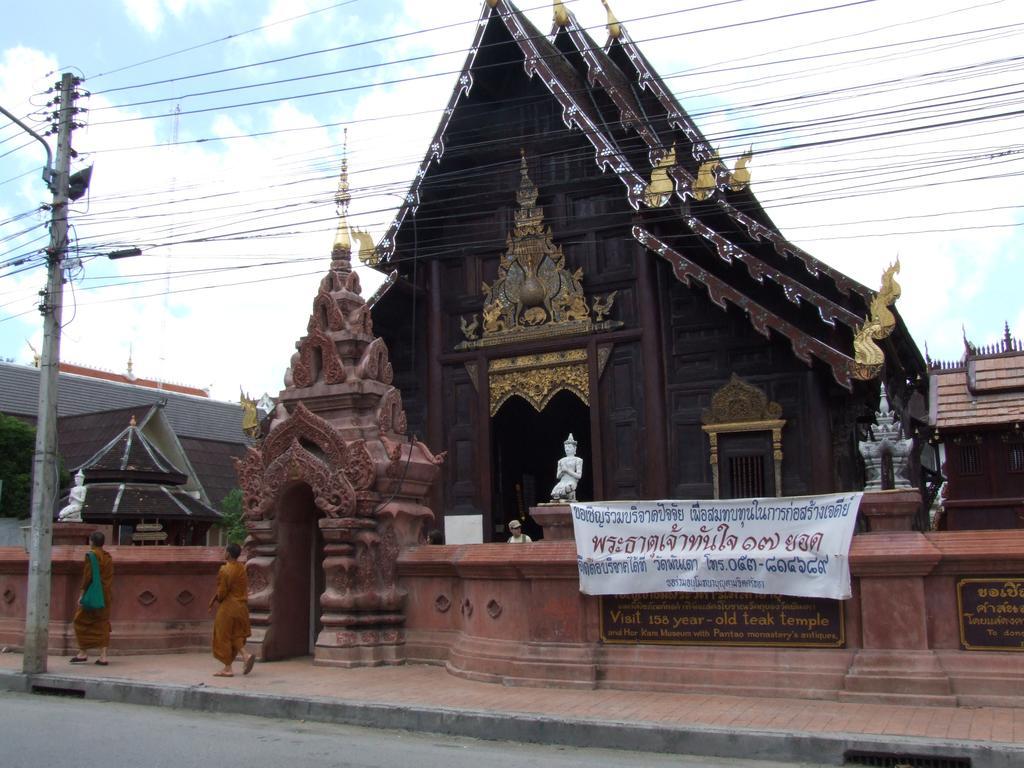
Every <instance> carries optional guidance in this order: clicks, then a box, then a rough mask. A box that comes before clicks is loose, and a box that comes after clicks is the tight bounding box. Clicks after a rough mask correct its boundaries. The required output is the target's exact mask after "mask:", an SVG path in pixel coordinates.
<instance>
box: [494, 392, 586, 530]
mask: <svg viewBox="0 0 1024 768" xmlns="http://www.w3.org/2000/svg"><path fill="white" fill-rule="evenodd" d="M570 433H571V434H572V435H573V437H574V438H575V439H576V441H577V443H578V445H577V448H576V455H577V456H580V457H581V458H582V459H583V465H584V467H586V468H587V469H586V471H585V472H584V474H583V478H582V479H581V480H580V484H579V486H578V488H577V489H576V493H577V497H578V498H580V499H588V500H589V499H593V498H594V495H593V494H594V492H593V472H592V471H591V469H592V467H593V462H592V460H591V445H592V441H591V436H590V408H589V407H588V406H587V404H586V403H584V402H583V401H582V400H580V398H579V397H578V396H577V395H575V394H574V393H571V392H567V391H561V392H557V393H556V394H555V395H554V396H552V397H551V399H550V400H549V401H548V404H547V406H546V407H545V408H544V409H543V410H542V411H538V410H537V409H536V408H534V407H533V405H531V404H530V403H529V402H527V401H526V400H524V399H522V398H520V397H512V398H509V399H508V400H506V401H505V403H504V404H503V405H502V406H501V408H500V409H499V410H498V412H497V413H496V414H495V415H494V417H493V418H492V419H491V442H492V448H491V461H492V477H493V478H494V490H493V494H494V495H493V499H494V507H495V515H494V521H495V523H496V524H505V525H507V524H508V522H509V521H510V520H512V519H513V518H518V519H520V520H523V530H524V532H525V533H526V534H527V535H529V536H530V537H531V538H533V539H534V540H536V539H538V538H540V537H541V536H542V531H541V529H540V526H538V525H537V524H536V523H534V522H533V520H531V519H530V518H529V517H528V516H527V513H528V511H529V509H530V507H532V506H536V505H537V504H540V503H543V502H546V501H548V500H549V499H550V498H551V497H550V491H551V487H552V486H553V485H554V483H555V466H556V465H557V463H558V460H559V459H560V458H562V455H563V453H562V444H563V443H564V442H565V438H566V436H567V435H569V434H570ZM496 527H497V525H496ZM507 535H508V534H507V533H504V530H503V531H501V532H498V531H495V538H496V539H499V540H503V538H502V537H503V536H505V537H507Z"/></svg>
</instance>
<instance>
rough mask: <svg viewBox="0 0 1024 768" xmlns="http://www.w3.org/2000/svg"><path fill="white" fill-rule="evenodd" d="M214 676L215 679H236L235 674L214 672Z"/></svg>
mask: <svg viewBox="0 0 1024 768" xmlns="http://www.w3.org/2000/svg"><path fill="white" fill-rule="evenodd" d="M213 676H214V677H234V676H235V673H234V672H214V673H213Z"/></svg>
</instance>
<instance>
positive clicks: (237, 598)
mask: <svg viewBox="0 0 1024 768" xmlns="http://www.w3.org/2000/svg"><path fill="white" fill-rule="evenodd" d="M224 554H225V556H226V557H225V563H224V565H222V566H221V567H220V572H219V573H218V574H217V594H216V595H214V596H213V597H211V598H210V606H209V608H210V610H211V611H212V610H213V606H214V604H215V603H216V604H218V605H217V615H216V617H214V619H213V657H214V658H215V659H217V661H219V662H220V663H221V664H223V665H224V668H223V669H221V670H218V671H217V672H214V673H213V676H214V677H234V676H235V672H234V670H233V669H232V664H234V662H235V657H236V656H237V655H238V654H239V653H241V654H242V658H243V659H244V664H245V665H244V666H243V667H242V674H243V675H248V674H249V673H250V672H252V665H253V664H255V663H256V656H255V655H254V654H251V653H246V651H245V639H246V638H247V637H249V635H250V633H251V630H250V629H249V580H248V579H247V578H246V576H245V566H244V565H242V564H241V563H240V562H238V556H239V555H240V554H242V548H241V547H239V546H238V545H237V544H235V543H231V544H228V546H227V548H226V549H225V550H224Z"/></svg>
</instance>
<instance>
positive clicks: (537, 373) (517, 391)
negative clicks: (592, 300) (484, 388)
mask: <svg viewBox="0 0 1024 768" xmlns="http://www.w3.org/2000/svg"><path fill="white" fill-rule="evenodd" d="M487 373H488V381H489V382H490V392H491V405H490V407H491V416H493V415H494V414H496V413H497V412H498V410H499V409H500V408H501V406H502V405H504V403H505V401H506V400H508V399H509V398H510V397H512V396H513V395H518V396H519V397H521V398H523V399H524V400H525V401H526V402H528V403H529V404H530V405H532V406H533V407H534V408H536V409H537V411H538V412H540V411H543V410H544V408H545V407H547V404H548V403H549V402H551V398H553V397H554V396H555V395H556V394H558V392H559V391H561V390H563V389H564V390H566V391H568V392H572V393H573V394H574V395H576V396H577V397H578V398H579V399H580V400H582V401H583V403H584V404H585V405H590V372H589V369H588V365H587V351H586V350H585V349H569V350H565V351H564V352H548V353H546V354H542V355H522V356H520V357H505V358H501V359H499V360H491V361H490V363H489V364H488V367H487Z"/></svg>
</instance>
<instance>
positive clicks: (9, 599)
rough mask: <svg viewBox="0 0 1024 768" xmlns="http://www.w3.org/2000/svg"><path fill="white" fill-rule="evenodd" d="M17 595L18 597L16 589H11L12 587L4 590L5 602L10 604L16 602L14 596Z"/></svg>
mask: <svg viewBox="0 0 1024 768" xmlns="http://www.w3.org/2000/svg"><path fill="white" fill-rule="evenodd" d="M15 597H16V595H15V594H14V590H13V589H11V588H10V587H8V588H7V589H5V590H4V602H5V603H7V604H8V605H10V604H11V603H13V602H14V598H15Z"/></svg>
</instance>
